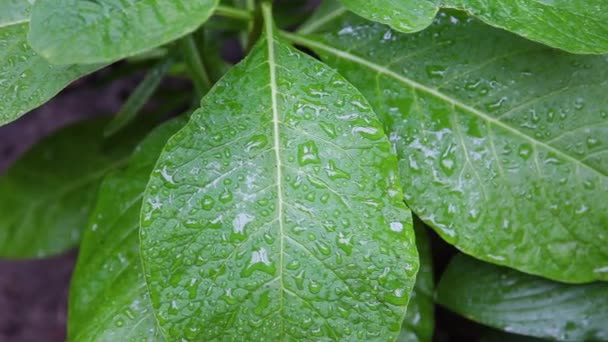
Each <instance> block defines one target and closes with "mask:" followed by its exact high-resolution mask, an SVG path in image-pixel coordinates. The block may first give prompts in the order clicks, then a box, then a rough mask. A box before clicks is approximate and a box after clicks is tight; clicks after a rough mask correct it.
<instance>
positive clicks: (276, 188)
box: [141, 7, 418, 341]
mask: <svg viewBox="0 0 608 342" xmlns="http://www.w3.org/2000/svg"><path fill="white" fill-rule="evenodd" d="M264 8H265V14H266V17H267V22H266V28H265V32H264V33H263V36H262V38H261V40H260V42H258V44H257V46H256V47H255V48H254V49H253V50H252V52H251V54H250V55H249V57H247V58H246V59H245V61H244V62H242V63H241V64H239V65H238V66H236V67H235V68H234V69H232V70H231V71H230V72H229V73H228V74H227V75H226V76H225V77H224V78H223V79H222V80H221V81H220V82H219V83H218V84H217V85H216V86H215V87H214V89H213V90H212V91H211V92H210V93H209V94H208V95H207V97H206V98H205V99H204V100H203V103H202V105H201V109H200V110H198V111H197V112H195V113H194V114H193V116H192V119H191V121H190V122H189V123H188V124H187V125H186V126H185V128H184V129H183V130H181V131H180V132H179V133H178V134H176V135H175V136H174V137H173V138H172V139H170V141H169V143H168V144H167V146H166V147H165V150H164V152H163V153H162V155H161V157H160V160H159V163H158V164H157V166H156V169H155V172H154V173H153V175H152V178H151V180H150V184H149V185H148V189H147V191H146V194H145V196H144V207H143V211H142V232H141V237H142V242H141V243H142V259H143V261H144V269H145V270H146V279H147V281H148V286H149V288H150V291H151V298H152V302H153V305H154V307H155V310H156V313H157V318H158V321H159V323H160V325H161V327H162V328H163V331H165V332H166V333H167V337H168V338H170V339H175V340H179V339H188V340H213V339H220V340H221V339H225V338H227V337H230V336H239V338H242V339H245V340H252V341H260V340H269V341H271V340H285V339H296V340H317V339H320V338H324V337H329V338H333V339H346V340H367V341H372V340H379V341H386V340H389V339H394V338H396V336H397V334H398V333H399V329H400V326H401V323H402V319H403V316H404V314H405V306H406V305H407V302H408V299H409V295H410V291H411V289H412V287H413V283H414V277H415V274H416V271H417V268H418V261H417V253H416V250H415V244H414V237H413V231H412V228H411V216H410V214H409V212H408V211H407V210H406V208H405V206H404V205H403V203H402V202H401V196H402V193H401V189H400V185H399V183H398V175H397V168H396V163H395V160H394V157H393V156H392V155H391V153H390V145H389V143H388V141H387V140H386V137H385V136H384V132H383V130H382V127H381V126H380V124H379V122H378V121H377V119H376V118H375V115H374V113H373V112H372V110H371V108H370V107H369V105H368V104H367V102H366V101H365V99H364V98H363V96H362V95H361V94H360V93H358V92H357V91H356V90H355V89H354V88H353V87H352V86H351V85H350V84H348V83H347V82H346V81H345V80H344V79H343V78H342V77H341V76H339V75H338V74H337V73H336V72H335V71H333V70H331V69H330V68H328V67H327V66H325V65H323V64H321V63H320V62H318V61H316V60H314V59H313V58H311V57H308V56H306V55H304V54H302V53H300V52H298V51H296V50H294V49H293V48H291V47H289V46H288V45H287V44H285V43H283V42H282V41H281V40H280V39H278V37H277V36H276V33H275V32H274V30H273V29H272V27H271V23H270V22H268V17H269V13H268V8H267V7H264Z"/></svg>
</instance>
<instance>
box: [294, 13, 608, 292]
mask: <svg viewBox="0 0 608 342" xmlns="http://www.w3.org/2000/svg"><path fill="white" fill-rule="evenodd" d="M343 27H349V28H350V29H351V30H352V32H350V33H344V32H343V31H342V30H338V31H337V32H333V33H328V34H325V35H324V36H323V37H321V38H302V37H298V36H293V35H291V36H290V37H291V38H292V39H293V40H294V41H296V42H297V43H299V44H302V45H305V46H307V47H309V48H312V49H313V50H315V51H316V52H317V53H318V54H319V55H320V56H321V57H322V59H323V60H324V61H325V62H327V63H329V64H330V65H332V66H334V67H336V68H338V70H339V71H340V73H341V74H342V75H344V76H345V77H346V78H347V79H348V80H349V81H351V82H352V83H353V84H355V85H356V86H357V87H358V89H359V90H361V91H362V92H363V93H364V95H366V97H367V99H368V100H370V102H371V103H372V105H373V106H374V109H375V111H376V113H378V114H379V115H380V117H381V118H382V121H383V122H384V124H385V126H386V128H387V131H388V132H389V135H390V139H391V141H392V143H393V145H394V147H395V149H396V151H397V152H398V155H399V157H400V170H401V178H402V182H403V185H404V189H405V195H406V202H407V203H408V205H409V206H410V208H411V209H412V210H413V211H414V212H415V213H416V214H417V215H418V216H420V217H421V218H422V219H423V221H425V222H426V223H427V224H429V225H431V226H432V227H433V228H434V229H435V230H436V231H437V232H438V233H439V234H440V235H441V236H442V237H443V238H444V239H445V240H446V241H448V242H449V243H451V244H453V245H455V246H456V247H457V248H459V249H460V250H462V251H464V252H465V253H467V254H470V255H473V256H475V257H477V258H480V259H483V260H486V261H489V262H493V263H498V264H503V265H507V266H510V267H513V268H517V269H519V270H522V271H524V272H528V273H534V274H538V275H542V276H545V277H548V278H552V279H556V280H562V281H566V282H587V281H592V280H594V279H608V251H607V250H606V248H605V246H606V244H607V243H608V234H606V226H607V223H608V158H606V156H607V154H606V152H607V151H608V149H607V147H608V97H606V96H605V94H606V89H608V59H607V58H606V57H604V56H597V57H596V56H576V55H570V54H567V53H564V52H560V51H558V50H553V49H549V48H546V47H544V46H542V45H539V44H536V43H532V42H530V41H527V40H524V39H522V38H519V37H517V36H514V35H511V34H509V33H507V32H504V31H502V30H497V29H493V28H491V27H488V26H486V25H484V24H482V23H480V22H478V21H475V20H471V19H468V18H466V17H464V16H463V15H461V14H459V13H451V14H449V13H448V14H446V13H443V14H441V15H440V16H439V19H438V21H437V23H436V24H435V25H433V26H432V27H431V28H429V29H428V30H425V31H423V32H421V33H418V34H409V35H406V34H399V33H397V32H394V31H392V30H390V29H389V28H387V27H386V26H382V25H379V24H371V23H369V22H362V21H361V20H359V19H356V18H352V17H351V19H347V20H346V21H345V22H344V26H343ZM361 46H365V47H366V49H358V47H361Z"/></svg>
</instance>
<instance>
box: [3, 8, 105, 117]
mask: <svg viewBox="0 0 608 342" xmlns="http://www.w3.org/2000/svg"><path fill="white" fill-rule="evenodd" d="M28 12H29V3H28V1H27V0H21V1H9V2H8V3H7V2H2V3H0V103H2V106H0V125H3V124H6V123H8V122H11V121H13V120H15V119H17V118H18V117H20V116H21V115H23V114H25V113H26V112H28V111H30V110H32V109H34V108H36V107H38V106H40V105H42V104H43V103H45V102H46V101H48V100H49V99H51V98H52V97H53V96H55V95H57V93H58V92H59V91H60V90H61V89H63V88H64V87H65V86H67V85H68V84H69V83H71V82H72V81H74V80H75V79H78V78H80V77H81V76H84V75H86V74H88V73H90V72H93V71H95V70H96V69H98V68H99V66H76V65H62V66H56V65H50V64H49V63H48V62H47V61H46V60H45V59H43V58H41V57H40V56H38V54H37V53H36V52H34V51H33V50H32V49H31V48H30V47H29V45H28V44H27V32H28V29H29V17H28Z"/></svg>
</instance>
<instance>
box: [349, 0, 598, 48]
mask: <svg viewBox="0 0 608 342" xmlns="http://www.w3.org/2000/svg"><path fill="white" fill-rule="evenodd" d="M341 1H342V3H343V4H344V5H345V6H347V7H348V8H349V9H350V10H352V11H353V12H355V13H357V14H359V15H361V16H363V17H365V18H367V19H370V20H373V21H377V22H380V23H384V24H388V25H390V26H391V27H393V28H394V29H396V30H400V31H403V32H415V31H420V30H422V29H424V28H426V27H427V26H429V25H430V24H431V23H432V21H433V19H434V18H435V15H436V14H437V11H438V10H439V7H444V8H456V9H461V10H465V11H467V12H468V13H469V14H471V15H474V16H476V17H478V18H479V19H481V20H483V21H484V22H485V23H487V24H489V25H492V26H495V27H499V28H503V29H506V30H508V31H511V32H514V33H517V34H519V35H521V36H524V37H526V38H528V39H531V40H534V41H538V42H541V43H544V44H546V45H549V46H552V47H556V48H560V49H563V50H567V51H571V52H574V53H588V54H598V53H607V52H608V2H606V1H604V0H551V1H530V0H497V1H487V0H375V1H366V0H341Z"/></svg>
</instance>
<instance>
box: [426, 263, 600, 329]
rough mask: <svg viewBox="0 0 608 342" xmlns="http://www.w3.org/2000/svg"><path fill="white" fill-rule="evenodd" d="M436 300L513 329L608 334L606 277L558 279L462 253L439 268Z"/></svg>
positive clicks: (477, 319)
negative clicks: (603, 279)
mask: <svg viewBox="0 0 608 342" xmlns="http://www.w3.org/2000/svg"><path fill="white" fill-rule="evenodd" d="M463 275H466V276H463ZM437 300H438V301H439V303H440V304H442V305H444V306H446V307H447V308H448V309H450V310H452V311H454V312H457V313H458V314H460V315H463V316H465V317H467V318H469V319H472V320H474V321H477V322H479V323H482V324H486V325H489V326H491V327H495V328H498V329H501V330H505V331H508V332H512V333H517V334H522V335H529V336H536V337H541V338H549V339H557V340H562V341H563V340H567V341H605V340H606V339H608V325H606V322H607V321H608V284H606V283H593V284H588V285H568V284H563V283H557V282H553V281H550V280H546V279H542V278H538V277H535V276H531V275H528V274H524V273H520V272H517V271H514V270H511V269H508V268H505V267H498V266H494V265H491V264H487V263H484V262H480V261H477V260H475V259H473V258H470V257H467V256H465V255H462V254H461V255H458V256H456V257H455V258H454V259H453V260H452V262H451V263H450V264H449V266H448V268H447V269H446V271H445V273H444V274H443V276H442V278H441V281H440V282H439V285H438V287H437Z"/></svg>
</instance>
